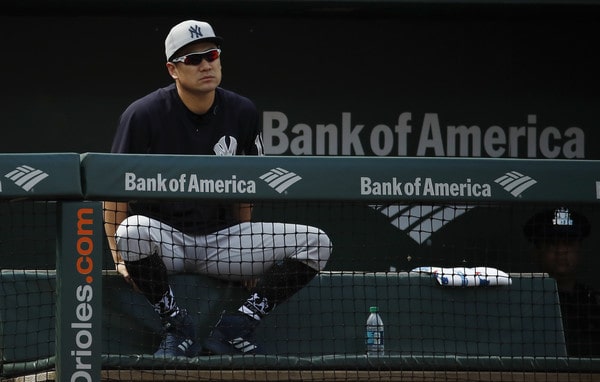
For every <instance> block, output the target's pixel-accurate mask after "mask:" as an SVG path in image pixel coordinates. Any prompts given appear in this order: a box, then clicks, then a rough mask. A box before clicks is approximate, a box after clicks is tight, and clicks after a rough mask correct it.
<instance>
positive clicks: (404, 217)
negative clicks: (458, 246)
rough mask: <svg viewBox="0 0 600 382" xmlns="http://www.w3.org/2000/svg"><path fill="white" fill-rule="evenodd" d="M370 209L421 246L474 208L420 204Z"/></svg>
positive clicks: (388, 205) (390, 205)
mask: <svg viewBox="0 0 600 382" xmlns="http://www.w3.org/2000/svg"><path fill="white" fill-rule="evenodd" d="M370 207H371V208H373V209H374V210H376V211H378V212H380V213H381V214H383V215H385V216H387V218H388V220H389V222H390V224H391V225H393V226H394V227H396V228H398V229H399V230H400V231H402V232H404V233H406V234H407V235H408V236H409V237H410V238H411V239H413V240H414V241H416V242H417V243H419V244H423V243H424V242H425V241H426V240H428V239H429V238H430V237H431V235H433V234H434V233H435V232H437V231H438V230H440V229H441V228H442V227H444V226H445V225H446V224H448V223H450V222H451V221H453V220H454V219H456V218H457V217H459V216H461V215H462V214H464V213H465V212H467V211H469V210H470V209H472V208H474V207H473V206H468V205H458V206H441V205H435V206H429V205H420V204H414V205H412V204H411V205H404V204H387V205H371V206H370Z"/></svg>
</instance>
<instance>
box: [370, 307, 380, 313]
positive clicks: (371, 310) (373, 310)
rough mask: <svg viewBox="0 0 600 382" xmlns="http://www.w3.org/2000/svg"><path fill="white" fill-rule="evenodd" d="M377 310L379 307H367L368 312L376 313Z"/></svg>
mask: <svg viewBox="0 0 600 382" xmlns="http://www.w3.org/2000/svg"><path fill="white" fill-rule="evenodd" d="M378 310H379V309H377V307H376V306H372V307H370V308H369V312H370V313H377V311H378Z"/></svg>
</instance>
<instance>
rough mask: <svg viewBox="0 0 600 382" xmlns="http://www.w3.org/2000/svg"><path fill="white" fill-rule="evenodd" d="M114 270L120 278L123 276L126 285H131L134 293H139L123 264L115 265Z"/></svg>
mask: <svg viewBox="0 0 600 382" xmlns="http://www.w3.org/2000/svg"><path fill="white" fill-rule="evenodd" d="M115 269H116V270H117V272H118V273H119V274H120V275H121V276H123V278H124V279H125V281H126V282H127V284H129V285H131V287H132V288H133V290H134V291H136V292H139V293H141V290H140V288H138V286H137V285H136V284H135V282H134V281H133V279H132V278H131V276H129V272H128V271H127V267H126V266H125V263H124V262H118V263H115Z"/></svg>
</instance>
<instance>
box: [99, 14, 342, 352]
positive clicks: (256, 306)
mask: <svg viewBox="0 0 600 382" xmlns="http://www.w3.org/2000/svg"><path fill="white" fill-rule="evenodd" d="M221 43H222V39H221V38H220V37H218V36H216V35H215V33H214V31H213V28H212V27H211V25H209V24H208V23H206V22H203V21H196V20H187V21H184V22H181V23H179V24H177V25H175V26H174V27H173V28H172V29H171V30H170V32H169V34H168V35H167V37H166V40H165V53H166V59H167V63H166V66H167V70H168V73H169V75H170V76H171V77H172V78H173V80H174V83H173V84H171V85H170V86H167V87H165V88H161V89H158V90H156V91H154V92H152V93H150V94H148V95H146V96H144V97H142V98H141V99H139V100H137V101H135V102H133V103H132V104H131V105H130V106H129V107H128V108H127V109H126V110H125V111H124V112H123V114H122V115H121V118H120V120H119V126H118V130H117V132H116V135H115V137H114V141H113V145H112V152H113V153H138V154H190V155H194V154H197V155H218V156H230V155H263V147H262V141H261V132H260V127H259V118H258V112H257V110H256V107H255V106H254V104H253V103H252V102H251V101H250V100H249V99H247V98H245V97H243V96H241V95H238V94H236V93H233V92H231V91H228V90H225V89H223V88H221V87H219V84H220V82H221ZM251 213H252V205H251V204H248V203H229V202H228V203H225V202H217V201H203V202H200V201H193V202H190V201H153V202H147V201H138V202H130V203H123V202H111V201H106V202H104V220H105V231H106V234H107V238H108V243H109V246H110V250H111V252H112V256H113V259H114V262H115V267H116V270H117V271H118V272H119V273H120V274H121V275H122V276H123V277H124V278H125V279H126V280H127V281H128V282H129V283H131V284H132V285H133V287H134V288H135V289H136V290H138V291H140V292H141V293H143V294H144V296H145V297H146V298H147V299H148V301H149V302H150V304H151V305H152V306H153V307H154V310H155V311H156V313H157V314H158V315H160V318H161V320H162V323H163V328H164V330H163V340H162V342H161V344H160V346H159V349H158V350H157V351H156V353H155V355H156V356H188V357H191V356H195V355H197V354H198V353H199V352H200V351H201V350H202V348H203V352H205V353H209V354H239V353H242V354H243V353H246V354H250V353H260V352H261V348H260V346H259V345H257V344H256V342H255V340H254V338H253V333H254V331H255V328H256V327H257V325H258V324H259V323H260V321H261V319H263V318H264V317H265V316H266V315H267V314H268V313H269V312H270V311H271V310H272V309H273V308H274V307H275V306H277V305H278V304H280V303H282V302H284V301H285V300H286V299H288V298H289V297H290V296H292V295H293V294H294V293H296V292H297V291H298V290H300V289H301V288H302V287H303V286H305V285H306V284H307V283H308V282H309V281H310V280H311V279H313V278H314V277H315V275H317V274H318V272H319V271H321V270H322V269H323V268H324V267H325V265H326V263H327V261H328V259H329V256H330V253H331V242H330V239H329V237H328V236H327V235H326V234H325V233H324V232H323V231H321V230H320V229H318V228H315V227H311V226H306V225H298V224H285V223H265V222H252V221H251ZM174 272H196V273H199V274H204V275H209V276H213V277H216V278H220V279H226V280H237V281H241V282H249V281H252V280H258V281H257V283H254V282H253V283H252V284H253V285H254V286H253V289H252V290H251V291H250V292H249V295H248V298H247V299H246V300H245V301H241V302H240V306H239V309H237V310H236V311H233V312H225V313H224V314H222V316H221V318H220V320H219V321H218V323H217V324H216V325H215V326H214V328H213V330H212V332H211V334H210V336H209V338H207V339H206V341H205V342H204V344H203V345H204V346H201V344H200V343H199V342H198V339H197V338H196V332H195V326H194V321H193V319H192V317H191V316H190V315H189V314H188V313H187V311H186V309H185V308H183V307H180V306H179V305H178V304H177V300H176V298H175V296H174V295H173V291H172V289H171V287H170V285H169V278H168V275H169V274H171V273H174Z"/></svg>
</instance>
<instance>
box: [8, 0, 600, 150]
mask: <svg viewBox="0 0 600 382" xmlns="http://www.w3.org/2000/svg"><path fill="white" fill-rule="evenodd" d="M599 4H600V3H597V2H592V1H587V2H582V1H564V2H558V1H526V2H522V1H514V2H512V1H507V2H500V1H468V2H465V1H381V2H372V1H321V2H312V1H299V2H298V1H227V0H225V1H184V0H179V1H169V2H159V1H151V2H142V1H124V2H116V1H115V2H113V1H92V0H90V1H84V2H76V3H74V2H61V1H50V2H46V1H22V2H18V4H10V5H3V11H2V13H1V16H0V34H1V35H2V36H4V39H3V41H4V42H3V55H2V57H3V59H2V61H1V62H0V72H1V73H3V85H4V86H3V91H2V94H1V102H0V123H2V131H3V132H4V134H3V137H2V139H1V140H0V152H47V151H75V152H86V151H106V150H108V149H109V146H110V143H111V139H112V135H113V132H114V130H115V126H116V122H117V119H118V117H119V114H120V113H121V111H122V110H123V109H124V108H125V107H126V106H127V105H128V104H129V103H130V102H131V101H133V100H134V99H136V98H138V97H140V96H142V95H144V94H146V93H147V92H150V91H152V90H154V89H156V88H157V87H160V86H164V85H166V84H168V83H170V81H171V79H170V77H168V76H167V73H166V70H165V67H164V54H163V50H164V38H165V36H166V34H167V33H168V30H169V28H170V27H171V26H172V25H174V24H175V23H177V22H179V21H181V20H184V19H188V18H197V19H205V20H208V21H210V22H211V23H212V24H213V25H214V27H215V29H216V31H217V33H218V34H220V35H222V36H223V37H224V38H225V44H224V46H223V49H224V51H223V57H222V62H223V66H224V81H223V86H224V87H227V88H230V89H232V90H235V91H238V92H240V93H242V94H244V95H247V96H248V97H250V98H252V99H253V100H255V102H256V103H257V105H258V107H259V109H260V110H261V111H277V112H281V113H283V114H285V116H287V118H288V120H289V127H288V129H287V131H286V132H287V133H288V135H290V136H291V137H292V138H293V136H294V133H292V132H291V130H292V126H294V125H297V124H299V123H302V124H306V125H308V126H310V128H312V130H313V131H314V130H315V126H316V125H318V124H334V125H336V126H337V128H338V131H339V132H340V135H341V126H342V122H341V119H342V117H341V116H342V113H350V114H351V119H352V122H351V125H352V126H355V125H364V126H365V127H364V129H363V131H362V133H361V136H360V137H361V140H362V141H363V142H365V143H364V148H365V150H364V153H363V154H364V155H373V154H374V153H373V151H372V150H371V149H370V148H371V145H370V144H369V142H368V140H369V132H370V130H372V129H373V127H374V126H376V125H378V124H385V125H387V126H389V127H390V129H393V126H394V124H395V123H396V122H397V120H398V116H399V115H400V114H401V113H403V112H410V113H411V114H412V124H413V131H412V133H411V134H410V135H409V136H408V138H407V141H408V142H407V144H408V147H409V150H408V155H416V154H417V153H416V147H417V145H418V138H419V135H418V132H419V130H420V126H421V125H422V122H423V119H424V115H425V113H435V114H436V115H437V117H438V119H439V122H440V125H441V128H442V129H444V128H445V126H448V125H460V124H464V125H466V126H472V125H477V126H479V127H481V129H482V130H485V129H487V128H489V127H490V126H493V125H498V126H500V127H501V128H503V129H505V130H508V129H509V127H510V126H533V127H534V128H536V129H537V133H538V135H539V134H540V132H541V131H542V130H543V129H544V128H546V127H548V126H551V127H555V128H556V129H557V131H558V133H559V134H560V135H563V134H564V133H565V130H566V129H568V128H569V127H573V126H575V127H578V128H580V129H581V130H583V131H584V133H585V137H584V141H585V148H584V157H585V158H587V159H597V158H598V157H600V148H599V147H598V142H599V141H600V139H598V138H599V137H598V134H599V133H598V129H597V128H596V127H597V125H598V122H599V117H598V113H597V105H598V101H599V99H600V95H599V92H598V89H599V88H600V86H599V85H600V74H599V73H598V68H599V67H600V58H599V57H598V55H597V54H596V51H597V49H598V46H600V44H599V42H600V35H599V34H598V33H597V27H598V19H599V18H598V15H599V14H600V5H599ZM530 114H533V115H536V117H537V120H536V121H535V123H534V124H531V123H528V117H527V116H528V115H530ZM269 128H272V126H265V129H266V130H269ZM390 131H391V130H390ZM444 139H445V138H444ZM337 141H338V152H337V153H338V154H339V153H340V152H341V150H340V149H339V148H340V147H341V145H342V142H341V141H342V138H341V137H339V136H338V138H337ZM398 141H399V139H396V138H394V139H393V144H394V149H393V150H392V152H391V153H390V154H389V155H397V152H398V150H397V146H398V145H399V144H400V143H399V142H398ZM273 143H277V142H273ZM564 143H565V138H563V137H561V138H559V139H557V140H556V142H552V144H556V145H557V147H562V145H563V144H564ZM316 144H317V143H316V138H314V137H313V140H312V142H311V145H312V149H313V150H312V151H313V154H314V153H316V148H315V147H316ZM528 144H532V143H527V142H526V141H525V140H524V138H523V139H522V140H521V141H520V144H519V156H527V155H528V153H527V152H526V151H525V148H526V147H527V145H528ZM533 146H534V151H535V153H534V157H538V158H543V157H544V155H543V154H542V153H541V152H540V150H539V148H537V144H536V143H535V140H534V142H533ZM327 147H329V146H327ZM446 148H447V147H446ZM286 153H287V154H289V153H290V151H289V150H288V151H286V152H284V154H286ZM325 154H328V155H332V154H336V151H332V150H328V151H326V152H325ZM351 154H354V152H351ZM423 154H424V155H429V156H431V155H440V153H439V152H438V153H436V152H434V151H433V150H427V151H425V152H422V153H421V155H423ZM443 154H444V155H446V154H447V153H443ZM471 154H472V153H469V155H471ZM482 156H486V155H485V153H484V154H482ZM505 156H507V154H506V155H505ZM558 157H564V154H563V152H562V151H561V153H560V155H559V156H558Z"/></svg>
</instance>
